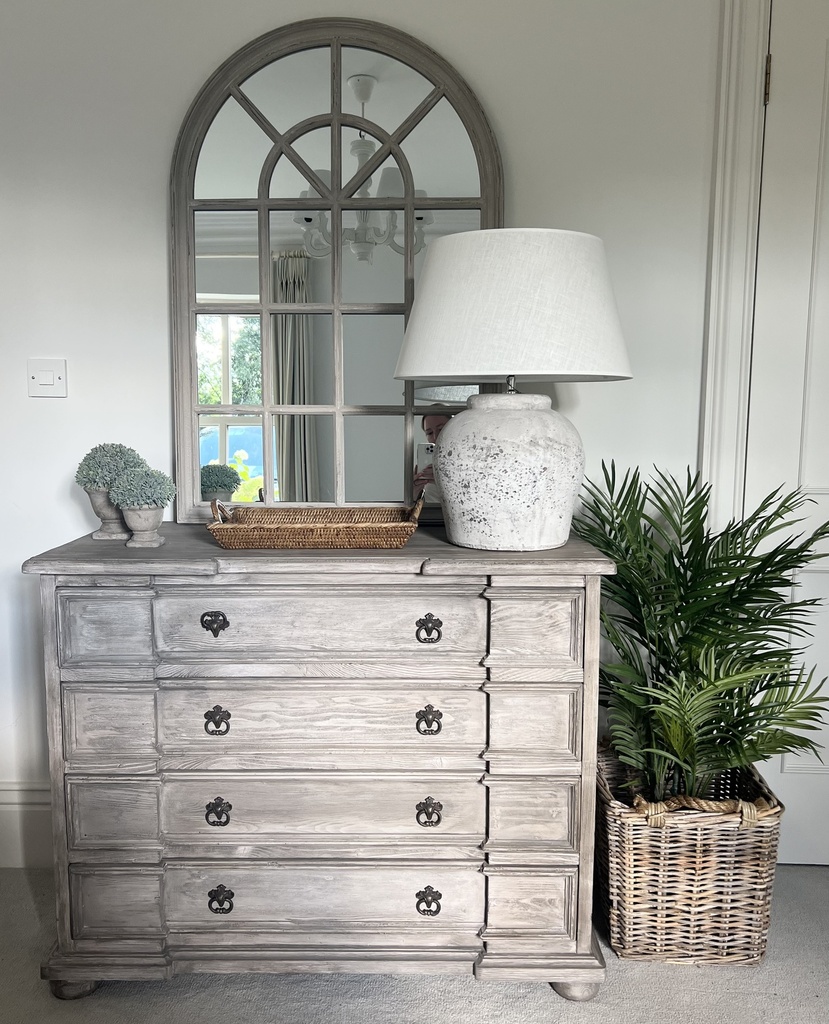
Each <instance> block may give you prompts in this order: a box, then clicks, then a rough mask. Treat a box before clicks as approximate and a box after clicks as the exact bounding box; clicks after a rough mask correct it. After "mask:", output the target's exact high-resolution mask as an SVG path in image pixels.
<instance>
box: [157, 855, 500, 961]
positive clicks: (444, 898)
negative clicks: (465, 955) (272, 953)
mask: <svg viewBox="0 0 829 1024" xmlns="http://www.w3.org/2000/svg"><path fill="white" fill-rule="evenodd" d="M164 893H165V897H164V904H165V911H166V919H167V923H168V925H169V927H170V928H171V929H172V930H173V931H176V930H186V931H209V932H227V931H236V930H239V931H244V930H246V929H250V928H256V929H257V930H259V931H260V932H262V931H266V930H268V929H279V930H280V931H281V932H283V933H284V932H288V933H289V932H290V931H292V930H296V931H302V930H303V929H304V930H312V929H317V928H318V929H321V930H324V931H328V932H332V931H337V930H338V928H339V929H348V928H352V929H371V930H377V929H386V928H398V929H405V930H407V931H410V932H412V933H413V934H414V936H415V937H416V936H417V933H419V932H422V933H424V934H428V933H430V932H441V931H445V930H447V929H461V928H462V929H469V930H475V931H477V930H478V929H480V928H481V926H482V925H483V921H484V878H483V875H482V874H481V872H480V871H479V870H478V869H477V868H475V867H472V866H470V867H457V868H456V867H453V866H446V865H439V864H435V863H432V864H429V863H426V862H424V863H423V864H422V865H414V866H411V865H407V866H406V867H394V866H389V865H385V864H377V863H374V864H365V865H360V866H356V867H352V866H346V867H341V866H338V865H332V866H322V865H314V866H294V865H287V864H267V865H246V864H240V863H233V862H219V863H216V864H211V865H199V866H188V865H186V864H182V865H179V864H168V866H167V870H166V873H165V880H164ZM231 893H232V896H231V895H230V894H231ZM259 941H260V942H264V941H267V940H266V939H264V937H263V936H261V935H260V940H259Z"/></svg>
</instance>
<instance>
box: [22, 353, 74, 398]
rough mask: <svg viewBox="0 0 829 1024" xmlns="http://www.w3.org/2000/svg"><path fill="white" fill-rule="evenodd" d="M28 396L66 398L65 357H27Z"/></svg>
mask: <svg viewBox="0 0 829 1024" xmlns="http://www.w3.org/2000/svg"><path fill="white" fill-rule="evenodd" d="M26 376H27V377H28V383H29V397H30V398H66V360H65V359H27V360H26Z"/></svg>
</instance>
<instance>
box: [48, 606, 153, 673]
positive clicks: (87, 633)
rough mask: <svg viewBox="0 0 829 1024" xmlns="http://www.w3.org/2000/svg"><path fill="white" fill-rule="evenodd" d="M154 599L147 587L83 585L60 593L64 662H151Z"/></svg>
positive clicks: (60, 629) (59, 607)
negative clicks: (122, 588) (91, 586)
mask: <svg viewBox="0 0 829 1024" xmlns="http://www.w3.org/2000/svg"><path fill="white" fill-rule="evenodd" d="M151 602H152V595H151V593H150V592H149V591H148V590H145V589H133V590H119V589H117V588H102V587H96V588H94V589H92V588H90V589H86V588H81V587H79V588H70V589H67V590H66V591H64V592H62V593H59V594H58V631H59V655H60V662H61V664H62V665H76V664H78V663H93V664H94V663H95V662H107V663H118V662H139V663H147V662H151V661H152V657H153V639H152V625H151V623H152V615H151Z"/></svg>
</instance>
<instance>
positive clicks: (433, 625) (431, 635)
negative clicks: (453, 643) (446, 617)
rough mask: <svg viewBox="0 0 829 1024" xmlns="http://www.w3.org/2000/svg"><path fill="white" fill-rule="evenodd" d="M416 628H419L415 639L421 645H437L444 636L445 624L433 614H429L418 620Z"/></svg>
mask: <svg viewBox="0 0 829 1024" xmlns="http://www.w3.org/2000/svg"><path fill="white" fill-rule="evenodd" d="M415 626H417V629H416V631H415V639H416V640H417V642H418V643H419V644H436V643H438V642H439V640H440V638H441V637H442V636H443V633H442V631H441V630H442V627H443V623H442V622H441V620H440V619H438V618H435V616H434V615H432V613H431V612H427V613H426V614H425V615H424V616H423V618H422V619H418V620H417V622H416V623H415ZM435 634H437V635H435Z"/></svg>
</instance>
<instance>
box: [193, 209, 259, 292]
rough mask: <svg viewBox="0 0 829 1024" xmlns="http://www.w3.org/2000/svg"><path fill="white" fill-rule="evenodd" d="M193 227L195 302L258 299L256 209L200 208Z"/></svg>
mask: <svg viewBox="0 0 829 1024" xmlns="http://www.w3.org/2000/svg"><path fill="white" fill-rule="evenodd" d="M193 230H194V238H195V246H194V249H195V263H196V273H195V277H196V302H210V303H233V302H258V300H259V231H258V226H257V218H256V212H255V211H248V210H227V211H225V210H198V211H196V214H195V217H194V229H193Z"/></svg>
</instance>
